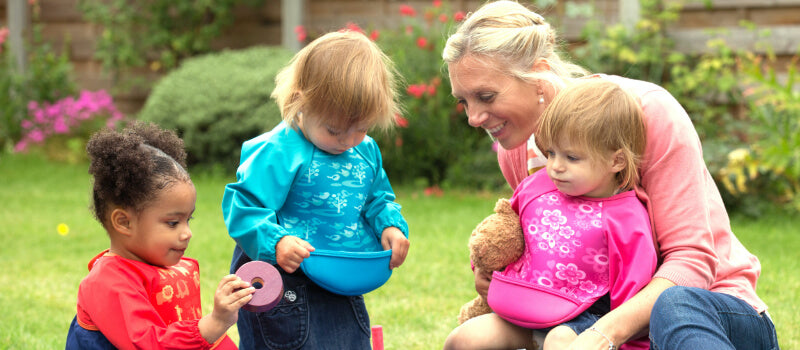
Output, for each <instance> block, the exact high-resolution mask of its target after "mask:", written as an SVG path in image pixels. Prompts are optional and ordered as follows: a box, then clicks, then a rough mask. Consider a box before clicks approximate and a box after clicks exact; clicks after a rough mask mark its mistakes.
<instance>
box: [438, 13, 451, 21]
mask: <svg viewBox="0 0 800 350" xmlns="http://www.w3.org/2000/svg"><path fill="white" fill-rule="evenodd" d="M448 19H450V17H447V14H446V13H443V14H441V15H439V22H442V23H447V20H448Z"/></svg>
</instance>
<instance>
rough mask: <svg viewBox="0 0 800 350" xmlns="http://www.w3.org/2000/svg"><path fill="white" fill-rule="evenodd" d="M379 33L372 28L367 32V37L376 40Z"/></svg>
mask: <svg viewBox="0 0 800 350" xmlns="http://www.w3.org/2000/svg"><path fill="white" fill-rule="evenodd" d="M379 35H380V33H378V31H377V30H373V31H371V32H370V33H369V39H370V40H372V41H378V36H379Z"/></svg>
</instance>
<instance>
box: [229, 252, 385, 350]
mask: <svg viewBox="0 0 800 350" xmlns="http://www.w3.org/2000/svg"><path fill="white" fill-rule="evenodd" d="M248 261H250V258H249V257H247V255H245V254H244V252H242V250H241V249H240V248H239V247H238V246H237V247H236V249H235V250H234V254H233V261H232V263H231V271H232V272H235V271H236V269H238V268H239V266H241V265H242V264H244V263H246V262H248ZM275 268H277V269H278V271H279V272H280V273H281V277H282V279H283V291H284V294H283V299H281V301H280V302H279V303H278V305H276V306H275V308H273V309H272V310H269V311H267V312H262V313H253V312H250V311H246V310H244V309H241V310H239V321H238V322H237V323H236V326H237V328H238V330H239V348H240V349H243V350H248V349H270V350H293V349H354V350H358V349H365V350H368V349H370V348H371V346H370V342H369V340H370V339H369V338H370V324H369V315H368V314H367V307H366V305H365V304H364V297H363V296H361V295H358V296H342V295H338V294H333V293H331V292H329V291H327V290H325V289H323V288H321V287H319V286H318V285H316V284H315V283H314V282H312V281H311V280H309V279H308V277H306V276H305V274H303V272H302V270H300V269H298V270H297V271H295V272H294V273H291V274H290V273H286V271H283V269H281V268H280V266H277V265H276V266H275Z"/></svg>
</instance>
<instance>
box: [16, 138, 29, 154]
mask: <svg viewBox="0 0 800 350" xmlns="http://www.w3.org/2000/svg"><path fill="white" fill-rule="evenodd" d="M27 149H28V143H27V142H25V140H22V141H20V142H17V144H16V145H14V152H17V153H19V152H25V150H27Z"/></svg>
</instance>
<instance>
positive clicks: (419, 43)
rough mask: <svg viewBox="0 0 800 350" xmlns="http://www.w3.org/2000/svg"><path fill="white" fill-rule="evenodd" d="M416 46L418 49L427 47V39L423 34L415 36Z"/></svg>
mask: <svg viewBox="0 0 800 350" xmlns="http://www.w3.org/2000/svg"><path fill="white" fill-rule="evenodd" d="M417 46H418V47H419V48H420V49H427V48H428V39H426V38H425V37H424V36H421V37H419V38H417Z"/></svg>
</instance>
